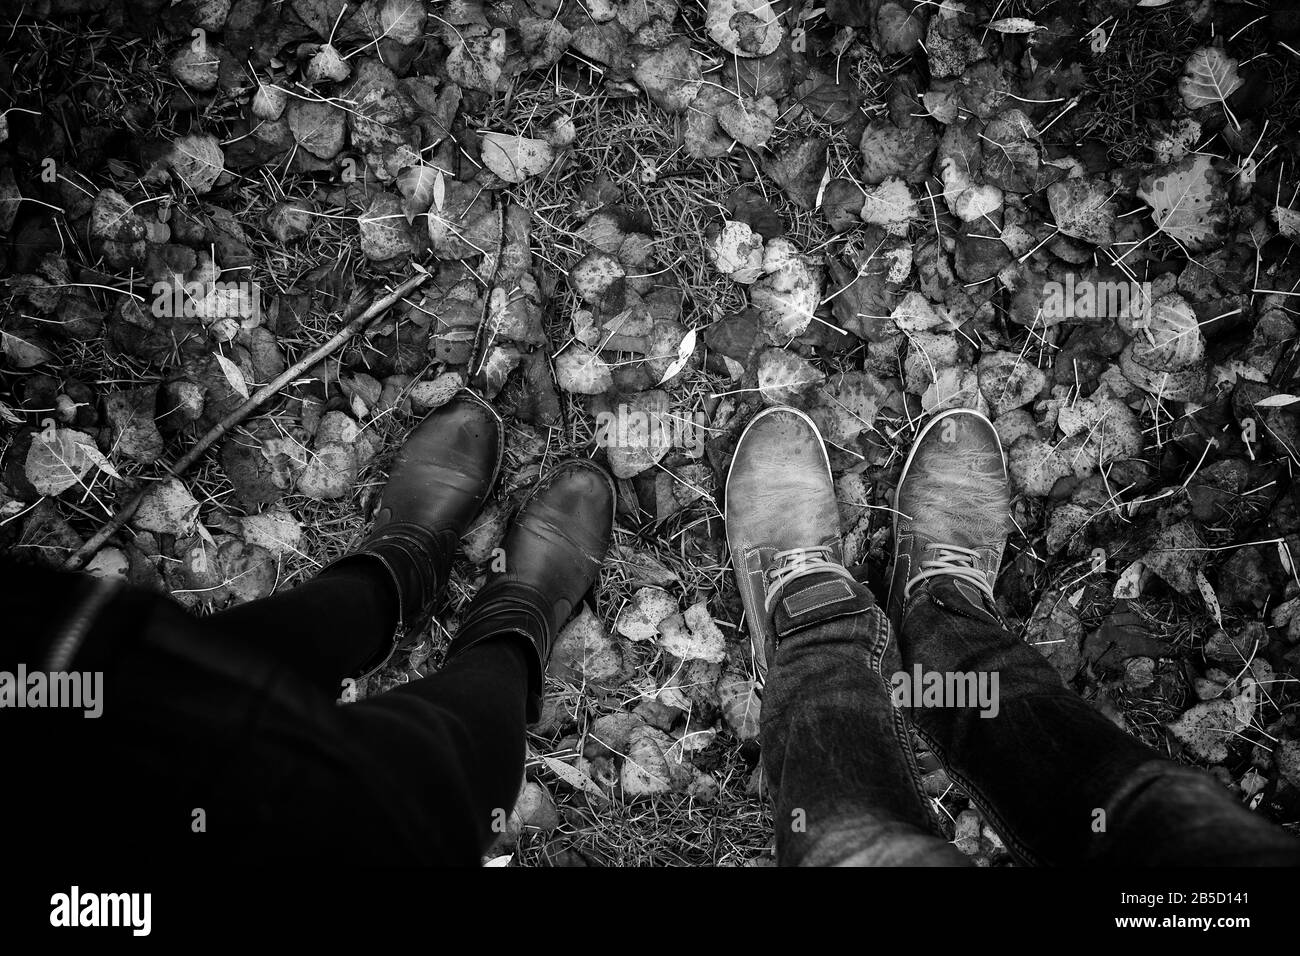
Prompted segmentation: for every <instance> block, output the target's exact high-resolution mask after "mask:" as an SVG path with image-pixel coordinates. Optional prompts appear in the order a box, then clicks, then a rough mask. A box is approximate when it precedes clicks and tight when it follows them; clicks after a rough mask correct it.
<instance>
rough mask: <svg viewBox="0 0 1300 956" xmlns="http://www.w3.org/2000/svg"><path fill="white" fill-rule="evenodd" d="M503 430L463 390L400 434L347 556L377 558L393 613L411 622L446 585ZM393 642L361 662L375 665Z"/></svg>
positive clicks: (493, 469) (494, 468)
mask: <svg viewBox="0 0 1300 956" xmlns="http://www.w3.org/2000/svg"><path fill="white" fill-rule="evenodd" d="M503 444H504V433H503V431H502V428H501V419H500V417H499V416H498V415H497V413H496V412H495V411H494V410H493V409H492V406H490V405H488V404H487V402H485V401H483V400H482V399H481V398H479V397H478V396H477V395H475V394H474V393H473V392H470V391H463V392H461V393H459V394H458V395H457V396H456V397H455V398H453V399H452V400H451V401H450V402H449V403H447V404H446V405H444V406H442V407H441V408H439V409H437V410H436V411H434V412H433V413H432V414H430V415H429V417H428V418H426V419H425V420H424V421H423V422H422V423H421V424H420V425H419V426H418V427H417V428H416V429H415V430H414V431H413V432H411V435H410V437H408V438H407V439H406V442H405V444H403V445H402V448H401V450H400V451H399V452H398V453H397V458H396V460H395V461H394V463H393V467H392V470H391V471H390V473H389V478H388V483H387V484H386V485H385V486H384V491H383V495H382V497H381V499H380V503H379V508H378V509H377V510H376V512H375V520H374V525H373V526H372V527H371V530H370V534H368V535H367V536H366V538H365V540H364V541H363V542H362V543H361V546H360V547H359V548H357V550H356V551H354V552H353V553H351V554H349V555H347V556H345V557H343V558H340V559H339V560H338V561H337V562H335V564H334V565H331V567H336V566H338V565H340V564H343V563H344V562H351V561H378V562H379V563H380V564H381V565H382V566H383V567H384V569H385V570H386V571H387V572H388V574H389V576H390V577H391V578H392V580H393V585H394V587H395V588H396V591H397V600H398V606H399V611H398V613H399V616H400V620H401V623H402V624H403V625H411V624H412V623H413V622H414V621H415V620H416V619H418V618H419V617H420V615H421V614H422V613H423V611H424V610H425V609H426V608H427V607H428V605H429V604H430V603H431V602H432V600H433V598H434V596H435V595H436V594H437V592H438V591H439V590H440V589H441V588H442V587H443V586H445V585H446V583H447V577H448V572H449V569H450V567H451V562H452V558H453V556H454V555H455V552H456V546H457V544H458V542H459V541H460V537H461V535H462V534H464V532H465V530H466V528H468V527H469V523H470V521H471V519H473V517H474V516H475V515H476V514H478V512H479V510H480V509H481V508H482V507H483V502H484V501H485V500H486V499H487V497H488V495H489V493H491V491H492V485H493V484H494V483H495V481H496V476H497V472H498V470H499V469H500V467H501V455H502V448H503ZM395 646H396V644H395V642H394V644H392V645H390V646H388V647H386V648H384V649H383V650H382V651H380V652H379V653H377V654H376V655H375V657H373V658H372V659H371V660H369V661H367V662H366V664H365V665H363V667H362V671H361V673H362V676H366V675H369V674H371V673H374V671H376V670H378V669H379V668H380V667H382V666H383V665H384V663H385V662H387V660H388V658H389V657H391V656H392V652H393V648H394V647H395Z"/></svg>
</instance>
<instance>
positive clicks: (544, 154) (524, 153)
mask: <svg viewBox="0 0 1300 956" xmlns="http://www.w3.org/2000/svg"><path fill="white" fill-rule="evenodd" d="M479 153H480V155H481V157H482V159H483V165H485V166H487V168H488V169H490V170H492V172H494V173H496V174H497V175H498V176H500V177H501V178H502V179H504V180H505V181H506V182H508V183H522V182H523V181H524V180H525V179H527V178H529V177H530V176H537V175H539V174H541V173H544V172H546V170H547V169H549V168H550V165H551V163H552V162H554V161H555V153H554V152H553V151H552V149H551V146H550V144H549V143H547V142H546V140H544V139H529V138H528V137H526V136H511V135H508V134H506V133H484V134H483V139H482V141H481V143H480V144H479Z"/></svg>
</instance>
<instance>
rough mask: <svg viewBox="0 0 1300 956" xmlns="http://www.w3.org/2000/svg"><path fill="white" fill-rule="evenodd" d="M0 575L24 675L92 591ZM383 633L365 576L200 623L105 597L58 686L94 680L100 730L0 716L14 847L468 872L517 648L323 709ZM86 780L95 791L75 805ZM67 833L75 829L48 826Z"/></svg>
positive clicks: (505, 732) (500, 744)
mask: <svg viewBox="0 0 1300 956" xmlns="http://www.w3.org/2000/svg"><path fill="white" fill-rule="evenodd" d="M0 571H3V572H4V574H3V576H0V605H3V607H4V608H5V611H6V616H8V612H9V611H10V609H11V608H14V609H15V613H14V614H13V616H12V617H11V618H10V619H11V620H12V621H13V623H14V625H15V626H14V627H13V629H12V630H9V629H6V631H7V632H6V633H5V634H4V636H3V637H0V669H3V670H13V669H14V668H15V667H16V665H17V663H18V662H20V661H21V662H23V663H25V664H26V665H27V667H28V669H29V671H30V670H35V669H37V668H39V667H40V666H41V663H40V661H39V660H35V659H34V658H35V657H36V652H37V650H38V645H39V644H40V643H42V642H41V641H40V640H39V638H41V637H44V636H48V635H50V634H52V633H56V632H58V631H59V629H60V628H61V627H62V626H63V625H64V624H65V623H66V621H67V620H68V619H69V618H70V617H71V616H72V613H73V610H74V609H75V608H76V607H78V606H81V604H82V602H83V600H84V598H85V596H86V595H87V594H88V593H89V591H90V590H91V588H92V587H93V579H90V578H89V577H87V576H85V575H68V574H62V573H57V572H52V571H45V570H38V569H33V568H21V569H17V568H0ZM396 622H397V603H396V599H395V594H394V592H393V588H392V585H391V583H390V582H389V581H388V580H387V577H386V575H385V573H384V572H383V571H382V569H380V568H378V566H374V567H372V566H370V565H368V564H366V563H364V562H348V563H345V564H343V565H340V566H339V567H337V568H335V569H332V570H331V571H329V572H327V573H326V574H323V575H322V576H320V577H318V578H316V579H314V580H312V581H309V582H307V583H305V584H303V585H301V586H299V587H296V588H293V589H291V590H289V591H286V592H284V593H282V594H277V595H274V596H272V597H269V598H266V599H263V600H260V601H254V602H250V603H249V604H246V605H242V606H240V607H238V608H233V609H231V610H229V611H224V612H221V613H219V614H214V615H212V616H210V617H208V618H206V619H199V618H195V617H193V616H192V615H190V614H188V613H186V612H185V611H183V610H182V609H181V608H179V607H178V606H177V605H176V604H174V603H173V602H172V601H170V600H168V599H166V598H164V597H161V596H159V595H155V594H151V593H148V592H145V591H140V590H135V589H127V588H124V589H121V590H120V591H119V592H118V593H116V594H115V595H114V596H113V597H112V598H111V599H110V600H109V601H108V602H107V603H106V605H105V606H104V607H103V608H102V609H101V610H100V612H99V613H98V615H97V616H96V618H95V624H94V626H93V627H92V629H91V631H90V633H89V635H88V637H87V639H86V641H85V643H84V645H83V647H82V650H81V651H80V652H79V653H78V655H77V657H76V658H75V659H74V661H73V663H72V664H71V666H70V667H69V668H68V669H69V670H73V671H102V672H103V674H104V694H103V697H104V709H103V715H102V717H100V718H99V719H97V720H86V719H82V718H81V715H80V714H79V713H78V714H75V715H73V714H69V713H68V712H66V711H64V712H59V711H51V710H44V711H40V710H23V711H17V710H7V711H0V721H5V723H6V724H8V725H9V727H11V728H13V729H14V730H16V731H17V733H14V734H4V737H5V738H6V739H7V740H8V741H9V742H11V743H15V742H16V744H17V746H16V753H15V754H14V756H15V757H16V759H17V761H18V763H17V766H19V767H22V768H23V770H24V771H25V772H24V773H23V776H22V779H23V780H25V781H26V784H25V785H24V787H23V788H21V791H22V796H23V807H22V809H21V811H20V812H23V813H25V814H26V815H27V816H29V817H31V818H33V823H34V826H35V829H34V831H33V838H34V839H35V838H37V836H39V838H40V839H43V840H46V841H47V843H48V840H50V839H55V840H56V841H57V840H58V839H59V837H58V834H59V833H61V832H63V833H66V834H67V839H68V847H67V849H68V851H69V852H70V853H73V854H74V856H84V855H87V854H90V853H92V852H120V851H123V848H129V852H131V853H133V854H135V855H141V854H143V855H155V856H173V855H181V856H183V857H184V858H186V859H190V860H192V859H193V858H194V857H195V855H214V856H218V857H225V858H230V857H235V858H238V859H241V860H247V859H249V858H250V854H251V855H252V858H263V857H265V856H267V855H272V856H287V857H296V858H322V859H336V858H337V857H338V856H339V854H341V853H346V855H347V858H348V859H350V860H356V861H374V862H381V861H382V862H392V861H407V862H431V863H464V864H473V863H475V862H477V860H478V855H479V853H481V852H482V851H483V849H484V848H485V847H486V845H487V844H488V843H489V842H490V841H491V839H492V837H493V836H494V831H495V830H496V829H497V827H496V826H495V824H498V823H499V822H500V821H501V820H503V819H504V818H505V815H506V814H508V813H509V812H510V809H511V807H512V806H513V803H514V799H515V796H516V795H517V792H518V789H519V786H520V783H521V782H522V779H523V763H524V761H523V758H524V735H525V716H524V715H525V703H526V695H527V682H528V676H527V675H528V671H527V659H526V657H525V656H524V653H525V648H524V645H523V644H522V642H521V641H519V640H518V639H517V638H502V639H500V640H493V641H486V642H483V643H482V644H480V645H477V646H475V647H473V648H471V649H469V650H467V651H465V652H464V653H463V654H460V655H458V656H457V657H456V658H454V659H453V660H452V661H451V662H449V663H448V664H447V665H446V666H445V667H444V668H442V670H440V671H439V672H438V673H437V674H434V675H432V676H429V677H424V678H419V679H415V680H412V681H411V682H410V683H407V684H403V685H401V686H399V687H397V688H395V689H393V690H392V691H390V692H388V693H384V694H381V695H378V696H376V697H373V698H369V699H366V700H363V701H360V702H359V703H356V704H353V705H349V706H342V707H340V706H336V704H335V700H336V698H337V695H338V691H339V687H340V684H341V681H342V679H343V678H344V677H346V676H348V675H349V674H350V673H352V672H353V671H354V669H355V668H356V667H357V666H358V665H359V664H360V663H361V662H363V661H365V660H367V659H369V658H370V657H371V656H372V655H373V654H374V653H375V652H376V651H377V649H379V648H381V647H383V646H384V645H385V644H386V643H387V642H388V641H389V640H391V637H392V633H393V628H394V627H395V626H396ZM14 638H16V639H14ZM70 753H71V754H75V755H76V759H73V760H69V759H68V755H69V754H70ZM88 779H89V780H93V781H99V782H101V787H100V794H99V796H97V798H96V799H95V800H94V801H90V802H89V803H87V801H86V800H85V799H84V797H85V792H86V781H87V780H88ZM105 781H111V785H108V786H104V785H102V784H103V782H105ZM197 809H203V810H204V816H205V818H206V834H205V835H204V836H201V837H200V836H196V835H195V834H194V833H193V832H192V830H193V828H192V826H191V823H192V817H193V816H194V814H195V811H196V810H197ZM68 815H70V816H68ZM69 818H71V819H77V820H79V821H80V824H79V825H78V826H77V827H76V828H74V829H73V830H71V831H67V829H66V828H62V827H60V826H58V825H56V822H57V821H58V820H60V819H64V820H66V819H69ZM51 834H54V836H51ZM88 835H89V836H88ZM97 844H98V845H99V849H96V845H97Z"/></svg>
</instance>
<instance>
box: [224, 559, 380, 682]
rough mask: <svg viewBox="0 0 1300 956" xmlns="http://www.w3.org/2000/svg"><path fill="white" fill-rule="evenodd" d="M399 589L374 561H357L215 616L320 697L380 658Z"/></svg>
mask: <svg viewBox="0 0 1300 956" xmlns="http://www.w3.org/2000/svg"><path fill="white" fill-rule="evenodd" d="M398 609H399V605H398V598H397V589H396V588H395V587H394V585H393V579H392V576H391V575H390V574H389V573H388V572H387V570H385V568H384V566H383V565H382V564H380V563H379V562H377V561H369V560H364V559H358V560H354V561H349V562H341V563H339V564H337V565H335V566H333V567H330V568H326V569H325V570H324V571H323V572H322V573H321V574H320V575H319V576H318V577H315V578H312V579H311V580H310V581H306V582H304V583H302V584H300V585H298V586H297V587H295V588H290V589H289V590H287V591H280V592H278V593H276V594H272V595H271V596H270V597H266V598H262V599H261V600H259V601H250V602H248V603H247V604H240V605H238V606H237V607H233V608H229V609H227V610H225V611H219V612H217V613H216V614H213V615H212V616H211V617H210V618H209V620H210V621H211V622H212V624H213V625H214V626H215V627H218V628H220V629H221V630H222V631H223V632H225V633H227V634H230V635H232V636H233V637H235V638H236V639H241V640H244V641H248V642H251V643H254V644H256V645H258V646H259V647H260V648H261V649H262V650H264V651H265V652H267V653H269V654H272V655H274V656H276V657H277V658H280V659H282V660H284V661H285V662H286V663H288V664H289V665H290V666H292V667H294V668H296V669H297V670H298V671H299V672H300V673H301V674H302V675H303V677H305V678H306V679H308V680H309V681H311V682H312V683H313V684H314V685H315V686H316V687H317V688H319V689H320V690H321V691H322V692H323V693H326V694H333V695H337V694H338V692H339V685H340V684H341V683H342V681H343V679H344V678H345V677H350V676H356V675H357V674H358V673H360V672H361V669H362V666H363V665H364V664H365V663H366V662H367V661H370V660H373V659H374V658H375V657H376V656H377V655H379V654H381V653H382V652H383V651H385V650H386V649H387V648H388V647H389V646H390V644H391V643H392V640H393V632H394V631H395V630H396V629H397V623H398Z"/></svg>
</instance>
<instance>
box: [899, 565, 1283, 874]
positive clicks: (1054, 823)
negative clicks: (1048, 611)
mask: <svg viewBox="0 0 1300 956" xmlns="http://www.w3.org/2000/svg"><path fill="white" fill-rule="evenodd" d="M900 643H901V651H902V659H903V670H904V673H911V672H913V671H914V669H916V668H920V669H921V670H922V671H924V672H934V673H939V674H963V673H975V674H984V675H986V676H991V675H994V674H996V675H997V685H996V686H997V695H996V706H995V707H994V708H983V709H981V708H979V707H970V706H968V707H954V706H950V704H951V702H947V704H949V705H947V706H936V707H928V706H921V707H915V706H914V707H911V708H909V709H908V713H909V716H910V719H911V722H912V725H913V726H914V727H915V729H916V730H917V732H918V733H919V734H920V736H921V737H922V739H924V740H925V741H926V742H927V743H928V744H929V745H930V747H931V748H932V749H933V750H934V752H935V754H936V755H937V756H938V757H939V758H940V760H942V761H943V763H944V765H945V766H946V767H947V769H948V773H949V775H950V776H951V777H952V779H953V780H955V781H957V782H958V783H959V784H960V785H961V786H962V787H964V788H965V790H966V791H967V793H969V794H970V796H971V798H972V799H973V800H974V801H975V803H976V804H977V805H978V806H979V807H980V809H981V810H982V811H983V813H984V815H985V816H986V817H987V818H988V819H989V820H990V821H992V823H993V824H994V826H995V827H996V828H997V829H998V831H999V832H1000V833H1001V835H1002V837H1003V840H1004V842H1005V843H1006V845H1007V847H1008V848H1009V849H1010V850H1011V851H1012V852H1013V853H1014V854H1016V855H1017V856H1018V857H1019V858H1020V860H1021V861H1022V862H1026V863H1037V864H1080V863H1097V864H1126V865H1157V864H1165V865H1181V866H1234V865H1296V864H1300V841H1297V840H1296V839H1294V838H1293V837H1291V836H1289V835H1288V834H1287V833H1285V832H1284V831H1283V830H1281V829H1279V828H1277V827H1274V826H1273V825H1271V824H1269V823H1268V822H1267V821H1266V820H1264V819H1263V818H1261V817H1258V816H1256V815H1255V814H1253V813H1251V812H1250V811H1248V810H1247V809H1245V808H1244V807H1243V806H1241V805H1240V804H1239V803H1238V802H1237V801H1236V800H1234V799H1233V798H1232V796H1231V795H1230V794H1229V793H1228V791H1227V790H1226V789H1224V788H1223V787H1222V786H1221V785H1220V784H1218V783H1217V782H1216V781H1215V780H1214V779H1213V778H1211V777H1210V776H1209V775H1207V774H1205V773H1202V772H1201V771H1199V770H1195V769H1193V768H1189V767H1184V766H1181V765H1179V764H1177V763H1175V762H1174V761H1172V760H1169V759H1167V758H1165V757H1162V756H1161V755H1160V754H1158V753H1156V752H1155V751H1154V750H1151V749H1150V748H1149V747H1147V746H1146V745H1145V744H1143V743H1141V742H1140V741H1139V740H1137V739H1136V738H1135V737H1133V736H1131V735H1129V734H1127V733H1125V732H1124V731H1123V730H1121V729H1119V728H1118V727H1116V726H1115V725H1114V724H1113V723H1111V722H1110V721H1109V720H1107V719H1106V718H1105V717H1103V716H1102V715H1101V714H1100V713H1098V712H1097V711H1096V709H1094V708H1093V707H1092V706H1091V705H1090V704H1088V703H1087V702H1086V701H1084V700H1083V699H1082V698H1081V697H1079V695H1078V694H1076V693H1075V692H1074V691H1072V690H1070V689H1069V688H1068V687H1066V686H1065V684H1064V683H1063V682H1062V681H1061V678H1060V677H1059V676H1058V675H1057V673H1056V671H1055V669H1054V668H1052V666H1051V665H1050V664H1048V662H1047V661H1046V660H1045V659H1044V658H1043V657H1042V655H1040V654H1039V653H1038V652H1037V651H1035V650H1034V649H1033V648H1031V647H1029V646H1028V645H1026V644H1024V643H1023V642H1022V641H1020V640H1018V639H1017V638H1016V637H1015V636H1014V635H1013V634H1011V633H1009V632H1008V631H1007V630H1006V629H1005V628H1004V627H1003V626H1002V624H1001V623H1000V622H999V621H997V620H996V619H995V618H994V617H993V615H991V614H988V613H987V612H984V611H978V610H976V609H974V608H972V607H971V605H970V604H969V603H968V602H967V601H966V600H964V599H963V598H962V597H961V595H960V594H958V593H957V592H956V591H955V590H954V589H953V585H952V584H950V583H947V582H940V583H937V584H934V585H932V586H927V587H922V588H920V589H918V591H917V593H916V594H914V595H913V597H912V599H911V600H910V601H909V603H908V607H907V609H906V614H905V617H904V624H903V635H902V640H901V642H900ZM990 711H992V712H991V713H990ZM981 713H989V716H981Z"/></svg>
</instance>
